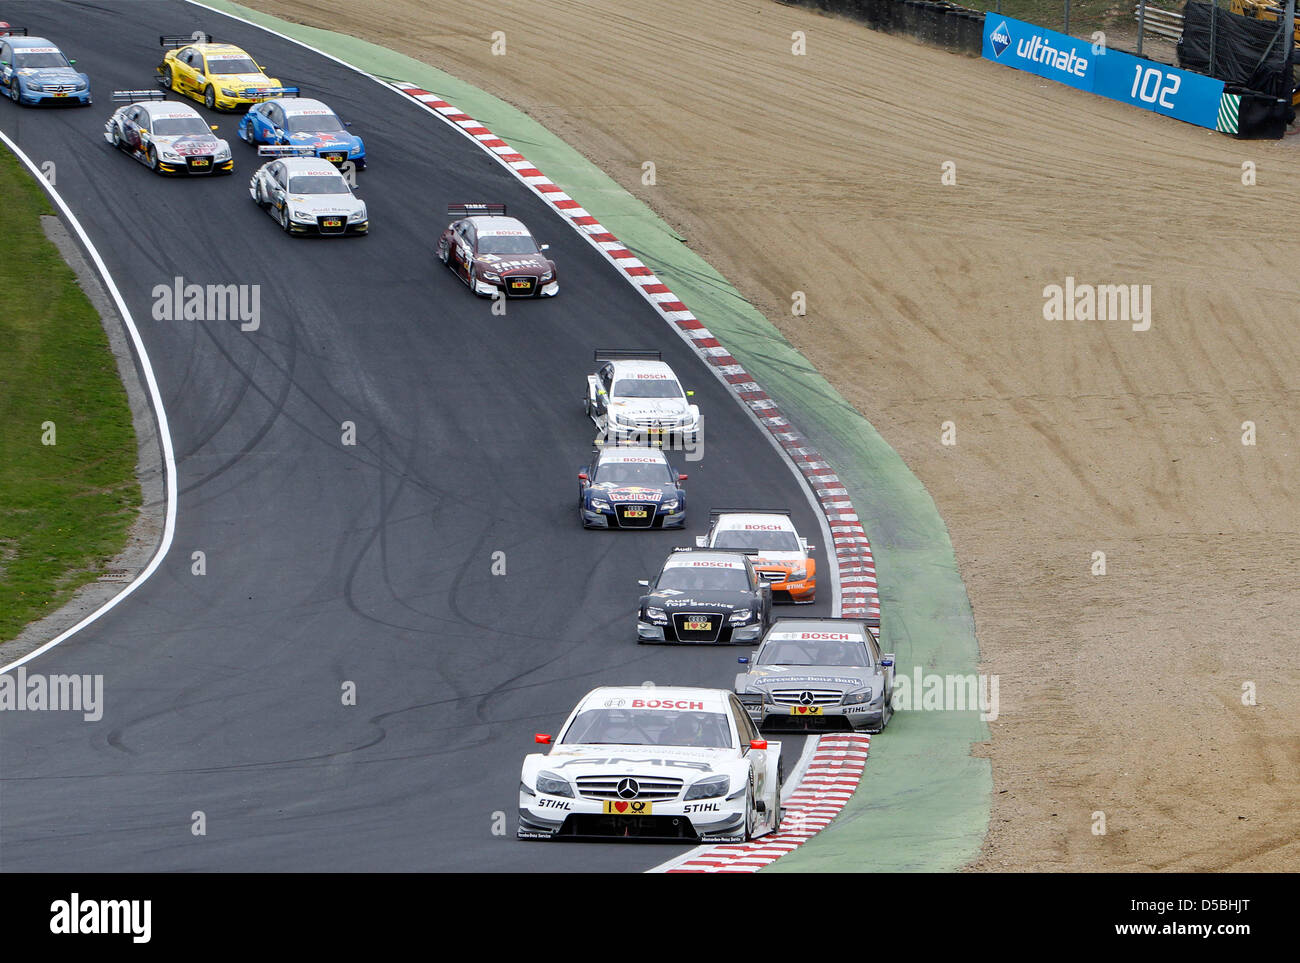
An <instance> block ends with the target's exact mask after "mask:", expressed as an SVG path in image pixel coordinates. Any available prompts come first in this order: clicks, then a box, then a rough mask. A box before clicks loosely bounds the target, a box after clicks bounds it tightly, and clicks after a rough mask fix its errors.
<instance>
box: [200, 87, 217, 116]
mask: <svg viewBox="0 0 1300 963" xmlns="http://www.w3.org/2000/svg"><path fill="white" fill-rule="evenodd" d="M203 105H204V106H205V107H207V108H208V110H216V109H217V92H216V91H215V90H213V89H212V85H211V84H208V86H207V87H206V88H205V89H204V91H203Z"/></svg>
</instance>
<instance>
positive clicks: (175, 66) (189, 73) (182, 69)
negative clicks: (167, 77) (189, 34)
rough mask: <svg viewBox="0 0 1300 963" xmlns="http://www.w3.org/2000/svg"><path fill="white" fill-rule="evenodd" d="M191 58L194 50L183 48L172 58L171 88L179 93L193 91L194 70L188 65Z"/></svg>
mask: <svg viewBox="0 0 1300 963" xmlns="http://www.w3.org/2000/svg"><path fill="white" fill-rule="evenodd" d="M193 56H194V48H193V47H184V48H182V49H181V50H180V51H179V52H178V53H177V54H176V56H175V57H173V58H172V86H173V87H175V88H176V89H177V90H178V91H180V92H181V93H189V92H190V91H192V90H193V89H194V68H193V67H192V66H191V65H190V60H191V59H192V58H193Z"/></svg>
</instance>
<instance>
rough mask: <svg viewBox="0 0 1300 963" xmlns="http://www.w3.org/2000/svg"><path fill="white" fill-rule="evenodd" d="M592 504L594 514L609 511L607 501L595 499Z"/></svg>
mask: <svg viewBox="0 0 1300 963" xmlns="http://www.w3.org/2000/svg"><path fill="white" fill-rule="evenodd" d="M590 504H591V510H592V511H593V512H607V511H609V502H607V501H605V499H603V498H593V499H592V500H591V502H590Z"/></svg>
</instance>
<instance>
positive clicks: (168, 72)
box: [162, 67, 176, 90]
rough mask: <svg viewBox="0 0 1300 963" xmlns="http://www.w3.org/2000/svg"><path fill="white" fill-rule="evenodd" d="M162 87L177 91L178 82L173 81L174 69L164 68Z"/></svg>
mask: <svg viewBox="0 0 1300 963" xmlns="http://www.w3.org/2000/svg"><path fill="white" fill-rule="evenodd" d="M162 85H163V86H164V87H166V88H167V89H168V90H175V89H176V81H175V80H173V79H172V69H171V68H170V67H164V68H163V72H162Z"/></svg>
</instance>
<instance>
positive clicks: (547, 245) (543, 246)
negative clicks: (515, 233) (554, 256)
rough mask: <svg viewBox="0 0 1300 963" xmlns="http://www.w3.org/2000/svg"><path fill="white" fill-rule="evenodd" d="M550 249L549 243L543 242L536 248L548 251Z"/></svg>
mask: <svg viewBox="0 0 1300 963" xmlns="http://www.w3.org/2000/svg"><path fill="white" fill-rule="evenodd" d="M550 249H551V246H550V245H549V244H543V245H542V246H541V247H539V248H538V249H537V250H539V251H549V250H550Z"/></svg>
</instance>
